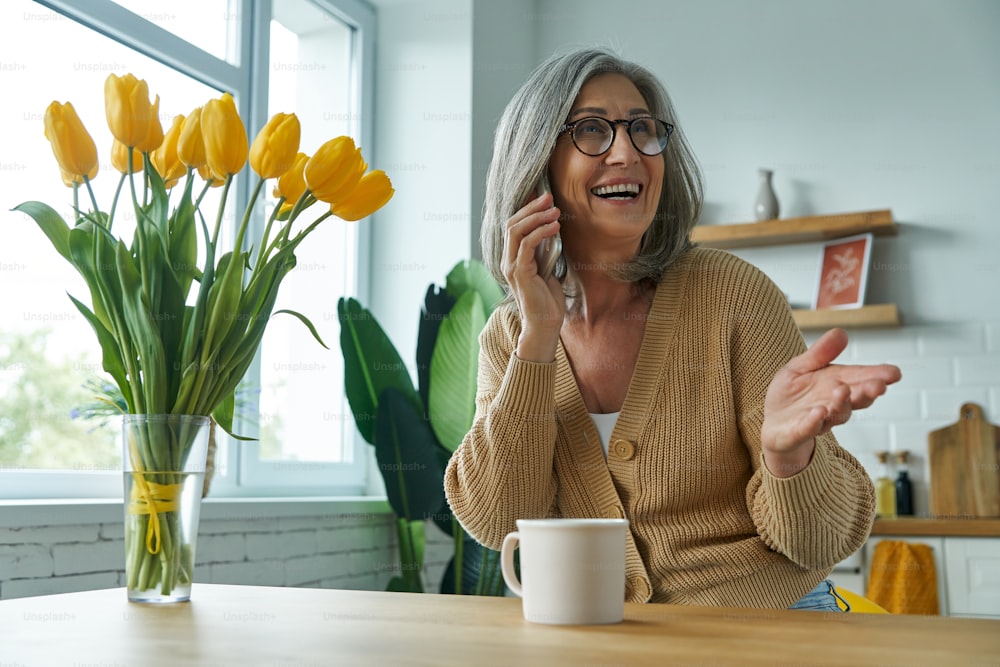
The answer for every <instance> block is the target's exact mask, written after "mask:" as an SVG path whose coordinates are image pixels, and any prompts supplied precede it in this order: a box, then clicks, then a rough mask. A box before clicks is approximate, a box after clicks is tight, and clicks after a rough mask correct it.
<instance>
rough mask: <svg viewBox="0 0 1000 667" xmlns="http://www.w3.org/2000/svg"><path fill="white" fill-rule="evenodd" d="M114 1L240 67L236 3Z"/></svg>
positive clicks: (227, 0)
mask: <svg viewBox="0 0 1000 667" xmlns="http://www.w3.org/2000/svg"><path fill="white" fill-rule="evenodd" d="M113 1H114V3H115V4H118V5H121V6H122V7H124V8H125V9H127V10H129V11H130V12H132V13H133V14H136V15H138V16H140V17H142V18H144V19H146V20H147V21H149V22H150V23H153V24H154V25H157V26H159V27H161V28H163V29H164V30H166V31H167V32H169V33H172V34H174V35H176V36H178V37H180V38H181V39H183V40H185V41H187V42H190V43H191V44H193V45H195V46H197V47H198V48H199V49H201V50H203V51H207V52H208V53H211V54H212V55H213V56H215V57H216V58H219V59H220V60H225V61H226V62H229V63H232V64H234V65H238V64H239V58H238V49H237V46H238V44H239V40H238V39H237V37H238V35H239V22H240V10H241V3H240V2H239V1H238V0H170V2H150V1H149V0H113ZM278 2H279V4H280V2H281V0H278Z"/></svg>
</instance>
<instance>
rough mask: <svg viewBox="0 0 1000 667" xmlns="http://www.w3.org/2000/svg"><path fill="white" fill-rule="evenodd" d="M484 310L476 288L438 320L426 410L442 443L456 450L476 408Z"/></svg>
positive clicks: (484, 322)
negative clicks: (439, 327) (439, 322)
mask: <svg viewBox="0 0 1000 667" xmlns="http://www.w3.org/2000/svg"><path fill="white" fill-rule="evenodd" d="M485 325H486V313H485V311H484V309H483V300H482V298H481V297H480V296H479V292H477V291H475V290H469V291H467V292H466V293H465V294H463V295H462V297H461V298H460V299H459V300H458V302H457V303H456V304H455V307H454V308H452V309H451V312H450V313H449V314H448V317H447V318H446V319H445V320H444V321H443V322H442V323H441V329H440V331H439V332H438V339H437V344H436V345H435V346H434V354H433V356H432V357H431V381H430V401H429V406H428V408H429V412H430V416H431V425H432V426H433V427H434V433H435V434H436V435H437V437H438V440H440V441H441V444H442V445H443V446H444V447H445V448H446V449H448V450H449V451H455V449H456V448H457V447H458V445H459V444H461V442H462V438H464V437H465V434H466V433H467V432H468V430H469V428H470V427H471V426H472V418H473V416H474V415H475V411H476V376H477V372H478V364H479V333H480V332H481V331H482V330H483V327H484V326H485Z"/></svg>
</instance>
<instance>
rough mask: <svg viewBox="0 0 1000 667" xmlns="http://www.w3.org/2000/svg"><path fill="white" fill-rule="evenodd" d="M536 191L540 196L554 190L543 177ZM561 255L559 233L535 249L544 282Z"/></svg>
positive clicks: (543, 241) (539, 273)
mask: <svg viewBox="0 0 1000 667" xmlns="http://www.w3.org/2000/svg"><path fill="white" fill-rule="evenodd" d="M535 189H536V190H537V191H538V195H539V196H541V195H543V194H545V193H546V192H552V189H551V188H550V187H549V181H548V179H547V178H546V177H545V176H542V178H541V179H540V180H539V181H538V185H537V186H535ZM561 254H562V238H560V236H559V233H558V232H556V235H555V236H548V237H546V238H544V239H542V242H541V243H539V244H538V247H537V248H535V263H536V264H537V265H538V275H540V276H541V277H542V278H543V279H544V280H548V278H549V276H551V275H552V272H553V271H554V270H555V268H556V262H558V261H559V256H560V255H561Z"/></svg>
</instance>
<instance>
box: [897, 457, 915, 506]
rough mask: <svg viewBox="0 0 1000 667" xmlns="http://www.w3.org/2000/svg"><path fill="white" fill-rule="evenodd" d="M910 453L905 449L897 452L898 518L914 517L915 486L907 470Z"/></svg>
mask: <svg viewBox="0 0 1000 667" xmlns="http://www.w3.org/2000/svg"><path fill="white" fill-rule="evenodd" d="M909 456H910V453H909V452H908V451H906V450H905V449H904V450H902V451H899V452H896V463H897V464H898V465H899V475H898V476H897V477H896V516H913V485H912V484H911V483H910V474H909V472H908V471H907V468H906V461H907V459H908V458H909Z"/></svg>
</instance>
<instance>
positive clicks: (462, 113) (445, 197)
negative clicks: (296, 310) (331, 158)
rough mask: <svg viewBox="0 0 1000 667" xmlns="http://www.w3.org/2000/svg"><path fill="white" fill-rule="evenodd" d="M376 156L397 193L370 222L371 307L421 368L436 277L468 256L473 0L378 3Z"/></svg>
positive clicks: (409, 359)
mask: <svg viewBox="0 0 1000 667" xmlns="http://www.w3.org/2000/svg"><path fill="white" fill-rule="evenodd" d="M377 4H378V13H377V17H378V39H377V41H376V62H375V118H376V120H375V137H376V139H375V154H374V158H373V159H372V160H371V163H372V166H373V167H375V168H379V169H384V170H385V171H386V173H388V174H389V176H390V178H391V179H392V182H393V186H394V187H395V189H396V194H395V196H394V197H393V199H392V201H390V202H389V204H388V205H387V206H386V207H385V208H383V209H382V210H381V211H379V213H378V215H377V217H376V218H375V219H374V220H373V225H372V244H371V246H372V262H371V266H372V276H371V297H370V303H367V304H365V305H367V306H368V307H369V308H371V309H372V311H373V312H374V313H375V316H376V317H377V318H378V320H379V322H380V323H381V324H382V326H383V327H384V328H385V329H386V330H387V331H388V332H389V336H390V338H392V341H393V343H394V344H395V345H396V348H397V349H398V350H399V353H400V355H401V356H402V358H403V361H405V362H406V363H407V364H408V365H409V367H410V372H411V376H412V377H413V379H414V382H416V374H415V372H414V367H415V362H414V356H415V354H416V340H417V322H418V317H419V314H420V307H421V306H422V304H423V300H424V293H425V292H426V291H427V287H428V285H429V284H431V283H432V282H433V283H436V284H443V282H444V277H445V275H447V273H448V271H449V270H450V269H451V267H452V266H454V265H455V264H456V263H457V262H459V261H460V260H463V259H467V258H468V257H469V247H470V240H469V239H470V232H469V226H470V213H469V211H470V206H469V198H470V194H469V193H470V183H471V175H470V174H471V148H470V146H471V136H472V132H471V127H472V106H471V100H472V95H471V90H472V59H471V50H470V49H471V39H472V29H471V19H472V8H471V1H470V0H450V1H449V0H426V1H421V2H395V1H392V0H390V1H389V2H380V3H377Z"/></svg>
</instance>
